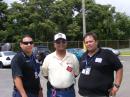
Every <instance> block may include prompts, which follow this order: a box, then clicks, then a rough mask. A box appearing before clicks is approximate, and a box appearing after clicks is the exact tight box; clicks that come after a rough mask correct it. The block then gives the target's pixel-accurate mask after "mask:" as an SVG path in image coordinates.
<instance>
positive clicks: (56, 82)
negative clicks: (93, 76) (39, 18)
mask: <svg viewBox="0 0 130 97" xmlns="http://www.w3.org/2000/svg"><path fill="white" fill-rule="evenodd" d="M54 47H55V49H56V50H55V52H53V53H51V54H49V55H48V56H47V57H46V58H45V60H44V62H43V65H42V75H43V76H44V77H45V78H46V79H48V83H47V88H48V90H47V97H75V90H74V84H75V77H76V76H77V75H78V74H79V62H78V59H77V58H76V56H75V55H74V54H71V53H69V52H67V51H66V47H67V39H66V36H65V34H63V33H58V34H56V35H55V36H54Z"/></svg>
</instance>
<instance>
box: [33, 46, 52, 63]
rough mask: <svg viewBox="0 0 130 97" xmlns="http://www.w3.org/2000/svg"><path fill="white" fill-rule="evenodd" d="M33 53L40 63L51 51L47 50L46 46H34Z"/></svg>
mask: <svg viewBox="0 0 130 97" xmlns="http://www.w3.org/2000/svg"><path fill="white" fill-rule="evenodd" d="M33 53H34V55H35V56H36V57H37V59H38V60H39V62H40V63H41V64H42V62H43V61H44V58H45V57H46V56H47V55H48V54H50V53H51V51H50V50H49V48H48V47H47V46H42V45H40V46H35V47H34V48H33Z"/></svg>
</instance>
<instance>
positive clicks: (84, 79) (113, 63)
mask: <svg viewBox="0 0 130 97" xmlns="http://www.w3.org/2000/svg"><path fill="white" fill-rule="evenodd" d="M86 61H87V63H88V64H87V65H88V66H89V67H90V68H91V71H90V74H89V75H85V74H83V73H81V74H80V77H79V81H78V86H79V94H81V95H82V96H89V95H97V96H107V95H109V92H108V89H110V88H112V85H113V81H114V71H116V70H118V69H120V68H122V64H121V62H120V60H119V58H118V57H117V56H116V55H115V54H114V53H112V52H111V51H110V50H104V49H99V51H98V52H97V53H96V54H95V55H94V56H92V57H89V56H88V55H87V52H86V53H85V54H84V55H83V56H82V58H81V61H80V70H81V71H82V70H83V69H85V68H86Z"/></svg>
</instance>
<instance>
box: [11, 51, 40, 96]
mask: <svg viewBox="0 0 130 97" xmlns="http://www.w3.org/2000/svg"><path fill="white" fill-rule="evenodd" d="M11 68H12V76H13V78H15V77H16V76H19V77H21V79H22V82H23V87H24V89H25V91H26V92H29V93H33V94H38V91H39V89H40V78H39V76H38V74H39V72H40V65H39V64H38V63H37V62H36V59H35V57H34V56H33V55H31V56H27V55H26V54H24V53H23V52H19V53H17V54H16V55H15V56H14V58H13V59H12V62H11ZM14 89H16V86H15V84H14ZM16 90H17V89H16Z"/></svg>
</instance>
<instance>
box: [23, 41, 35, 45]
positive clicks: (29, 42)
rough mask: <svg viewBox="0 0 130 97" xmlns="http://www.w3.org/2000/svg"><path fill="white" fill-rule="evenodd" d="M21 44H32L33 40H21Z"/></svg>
mask: <svg viewBox="0 0 130 97" xmlns="http://www.w3.org/2000/svg"><path fill="white" fill-rule="evenodd" d="M22 44H24V45H28V44H30V45H32V44H33V41H25V42H22Z"/></svg>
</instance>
